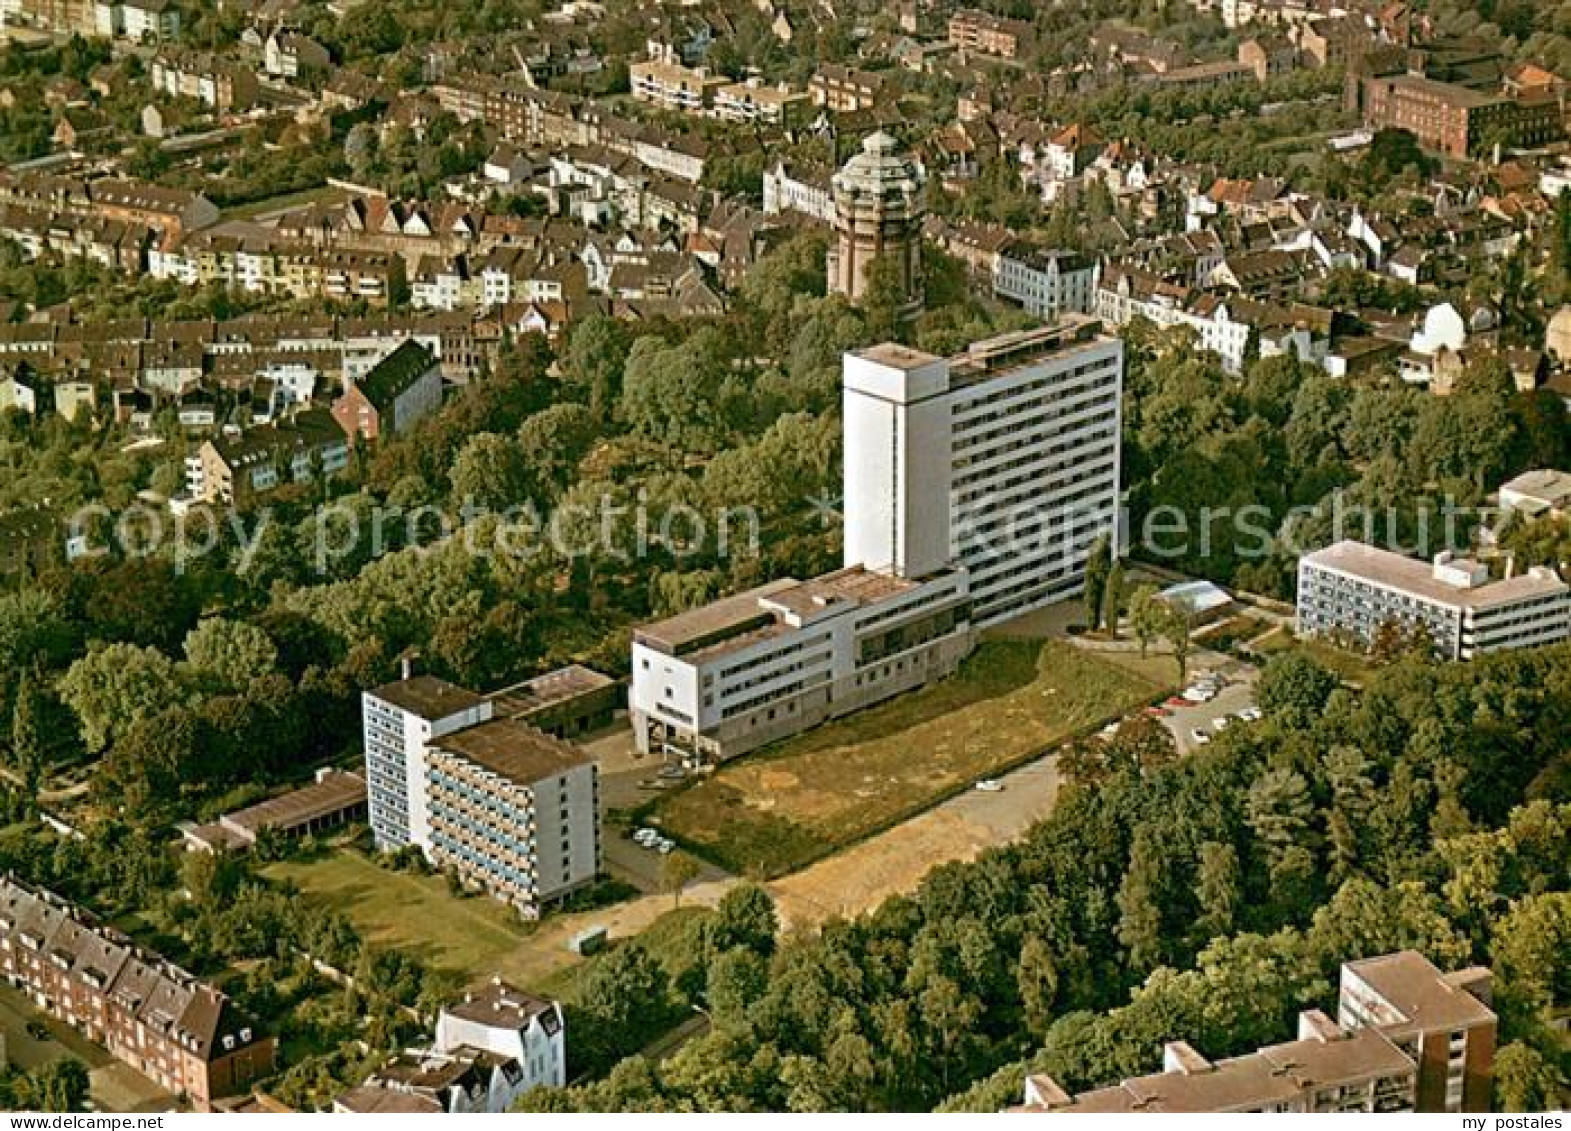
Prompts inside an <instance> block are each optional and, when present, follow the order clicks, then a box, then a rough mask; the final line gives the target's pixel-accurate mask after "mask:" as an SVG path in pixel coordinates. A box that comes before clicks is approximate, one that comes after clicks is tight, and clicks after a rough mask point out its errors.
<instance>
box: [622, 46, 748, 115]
mask: <svg viewBox="0 0 1571 1131" xmlns="http://www.w3.org/2000/svg"><path fill="white" fill-rule="evenodd" d="M627 72H628V82H629V85H630V86H631V88H632V92H633V97H634V98H635V99H636V100H637V101H639V102H647V103H649V104H651V105H653V106H658V107H660V108H661V109H662V110H670V111H672V112H674V113H677V114H707V113H708V112H709V109H710V106H711V104H712V102H713V99H714V95H715V92H716V91H717V90H719V89H720V88H721V87H722V86H724V85H726V81H725V79H724V78H723V77H722V76H720V75H715V74H711V73H710V72H709V71H708V70H706V69H704V68H703V67H699V68H696V69H694V68H689V67H684V66H682V65H681V64H680V63H667V62H663V61H661V60H658V59H650V60H645V61H643V62H639V63H633V64H632V65H631V66H629V67H628V69H627Z"/></svg>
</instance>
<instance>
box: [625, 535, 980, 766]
mask: <svg viewBox="0 0 1571 1131" xmlns="http://www.w3.org/2000/svg"><path fill="white" fill-rule="evenodd" d="M966 594H967V589H966V577H965V573H964V571H954V570H949V569H947V568H944V567H942V566H940V567H938V568H937V569H935V570H934V571H933V573H932V574H931V576H929V577H926V578H923V579H921V580H907V579H905V578H900V577H895V576H892V575H890V574H886V573H875V572H873V571H871V570H867V569H863V568H861V567H853V568H849V569H844V570H839V571H836V572H834V573H830V574H826V575H824V576H823V577H818V578H814V579H812V580H810V581H796V580H794V579H792V578H784V579H782V580H779V581H775V582H771V583H769V584H768V585H764V586H761V587H759V588H757V589H752V590H749V591H747V592H745V593H739V594H737V595H736V596H734V597H728V598H725V599H723V600H720V601H715V602H713V603H711V604H708V605H705V606H703V607H702V608H698V609H694V610H691V611H690V612H686V613H682V614H679V615H677V616H674V617H671V618H669V619H667V620H664V621H660V622H659V623H657V624H651V625H647V626H645V627H643V628H640V629H638V630H637V631H636V632H635V633H634V634H633V663H632V667H633V678H632V683H631V686H630V688H629V691H628V712H629V715H630V716H631V720H632V723H633V729H634V734H635V736H636V738H637V741H638V747H639V749H640V750H642V751H645V752H649V751H654V752H658V753H663V754H666V755H669V756H680V757H683V758H687V759H690V760H692V761H695V762H701V763H702V762H712V761H718V760H720V759H722V758H730V757H734V756H735V755H737V754H741V753H745V752H746V751H748V750H752V749H755V748H757V747H759V746H762V745H764V744H766V743H768V742H773V741H776V740H778V739H781V738H785V737H787V736H789V735H792V734H795V733H797V732H798V731H801V730H805V729H807V728H808V727H810V726H814V725H816V724H817V723H820V722H823V721H824V720H826V719H830V718H835V717H838V716H840V715H846V714H850V713H851V712H853V711H857V710H860V709H861V708H863V707H867V706H870V705H872V704H874V703H877V702H879V701H881V700H883V699H887V698H890V697H891V696H894V695H898V694H899V693H901V692H903V691H909V690H911V689H913V688H916V687H921V686H923V685H925V684H927V683H931V682H933V681H934V680H937V679H941V678H943V677H944V676H946V675H949V674H950V673H952V672H953V671H954V670H955V668H956V666H957V665H958V664H959V662H960V660H961V659H962V658H964V656H965V655H966V653H967V652H969V651H970V647H971V634H970V624H969V620H968V611H967V604H966Z"/></svg>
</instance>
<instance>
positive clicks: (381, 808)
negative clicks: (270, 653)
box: [364, 676, 600, 914]
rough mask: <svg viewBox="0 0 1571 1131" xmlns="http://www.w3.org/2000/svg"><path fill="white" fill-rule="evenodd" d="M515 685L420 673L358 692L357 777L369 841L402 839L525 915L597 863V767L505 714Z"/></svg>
mask: <svg viewBox="0 0 1571 1131" xmlns="http://www.w3.org/2000/svg"><path fill="white" fill-rule="evenodd" d="M516 695H517V692H516V689H510V690H509V691H507V692H502V693H499V694H498V695H496V696H491V697H487V696H481V695H477V694H475V693H474V692H471V691H466V690H465V689H463V688H461V687H455V686H454V685H453V684H450V683H447V682H445V681H444V680H440V679H436V678H434V677H432V676H411V677H406V678H404V679H402V680H400V681H398V682H397V683H391V684H388V685H386V686H384V687H379V688H377V689H376V690H374V691H368V692H366V694H365V696H364V723H365V754H366V781H367V785H368V788H369V803H370V804H369V808H370V816H371V829H372V833H373V835H374V836H375V839H376V845H377V847H378V848H380V849H383V850H396V849H399V848H403V847H406V846H409V845H414V846H416V847H418V848H419V849H420V850H421V851H422V852H423V853H424V854H425V856H426V858H427V859H429V860H430V861H431V862H432V863H433V864H434V865H436V866H437V867H440V868H449V869H452V870H453V871H455V872H456V873H457V874H458V875H459V876H460V877H461V878H462V879H464V880H465V881H466V882H469V883H471V884H473V885H475V886H477V887H480V888H483V889H484V890H486V891H487V892H489V893H491V894H492V895H494V896H496V897H497V898H499V899H503V900H506V901H507V902H509V903H511V904H513V905H514V906H516V907H518V908H519V909H520V910H521V911H524V912H525V913H526V914H535V913H538V911H539V909H540V906H541V905H542V904H543V903H547V902H549V901H551V900H554V899H557V898H560V897H561V896H563V895H566V894H568V893H569V892H571V891H574V890H576V889H577V888H580V887H583V886H584V885H586V884H588V883H590V882H592V881H593V880H594V877H595V875H596V874H597V873H598V872H599V870H600V796H599V777H598V771H597V769H596V767H595V764H594V762H593V761H592V760H591V759H590V758H589V757H588V755H587V754H585V753H584V752H583V751H582V750H581V749H579V748H578V747H575V746H571V745H569V744H568V743H566V742H564V741H562V740H561V739H558V738H555V737H553V736H551V735H549V734H547V733H545V732H544V731H543V730H540V729H539V728H538V727H535V726H532V725H530V724H529V723H527V722H525V721H523V720H522V719H520V718H515V717H512V716H511V715H510V714H509V713H508V712H509V709H510V707H511V706H512V705H513V703H514V699H515V698H516ZM525 713H526V714H527V711H526V712H525Z"/></svg>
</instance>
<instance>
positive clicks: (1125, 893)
mask: <svg viewBox="0 0 1571 1131" xmlns="http://www.w3.org/2000/svg"><path fill="white" fill-rule="evenodd" d="M1161 888H1162V858H1161V851H1160V850H1159V849H1158V848H1157V847H1156V845H1155V843H1154V842H1153V841H1152V839H1151V837H1150V836H1149V835H1147V834H1146V832H1145V831H1144V830H1142V831H1141V832H1139V833H1137V834H1136V836H1135V843H1134V847H1133V848H1132V849H1131V850H1130V853H1129V867H1128V868H1127V869H1126V870H1125V872H1124V879H1123V882H1122V883H1121V884H1120V885H1119V887H1118V896H1117V903H1118V941H1119V942H1120V943H1122V944H1123V945H1124V947H1125V949H1127V950H1128V952H1129V964H1130V965H1131V966H1132V967H1134V968H1135V969H1137V970H1148V969H1150V968H1151V967H1153V966H1155V965H1156V964H1157V963H1158V962H1160V961H1161V959H1162V904H1161Z"/></svg>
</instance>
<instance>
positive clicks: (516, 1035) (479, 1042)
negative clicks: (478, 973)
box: [333, 978, 567, 1115]
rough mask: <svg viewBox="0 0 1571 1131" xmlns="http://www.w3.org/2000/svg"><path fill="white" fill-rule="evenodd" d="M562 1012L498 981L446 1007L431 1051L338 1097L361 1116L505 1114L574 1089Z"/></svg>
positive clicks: (346, 1110)
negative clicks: (535, 1092)
mask: <svg viewBox="0 0 1571 1131" xmlns="http://www.w3.org/2000/svg"><path fill="white" fill-rule="evenodd" d="M564 1037H565V1028H564V1025H563V1019H562V1007H561V1006H560V1005H559V1004H558V1003H556V1002H554V1001H549V1000H546V999H544V998H539V997H535V996H534V995H532V994H528V993H525V992H524V991H523V990H520V989H518V988H516V987H514V986H510V985H508V984H507V983H506V982H504V981H502V979H500V978H493V979H491V981H490V982H489V983H487V984H485V985H484V986H482V987H480V988H479V989H476V990H471V991H469V992H468V993H466V994H464V1000H463V1001H461V1002H457V1003H455V1004H453V1005H449V1006H447V1007H445V1008H444V1009H443V1010H442V1012H441V1015H440V1016H439V1017H438V1019H437V1023H436V1040H435V1042H434V1043H433V1044H432V1045H431V1047H429V1048H423V1049H408V1050H405V1051H404V1052H402V1053H400V1054H398V1055H397V1056H395V1057H393V1058H392V1059H391V1060H389V1061H388V1062H386V1063H385V1064H383V1065H382V1066H381V1067H380V1068H379V1069H378V1070H377V1071H375V1072H373V1073H372V1074H371V1076H370V1077H368V1078H367V1079H366V1081H365V1082H364V1083H362V1084H360V1085H358V1086H356V1087H354V1088H351V1089H349V1091H347V1092H345V1093H343V1094H342V1095H340V1096H338V1097H337V1098H336V1099H335V1100H334V1101H333V1111H334V1112H335V1113H340V1114H353V1115H415V1114H422V1115H438V1114H449V1115H470V1114H490V1115H497V1114H501V1113H504V1112H508V1111H511V1110H512V1107H513V1104H514V1103H515V1102H516V1101H517V1100H518V1098H519V1097H520V1096H522V1095H523V1094H524V1093H525V1092H528V1091H530V1090H531V1089H533V1088H539V1087H561V1086H563V1085H564V1084H565V1083H566V1082H567V1048H566V1044H565V1041H564Z"/></svg>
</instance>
